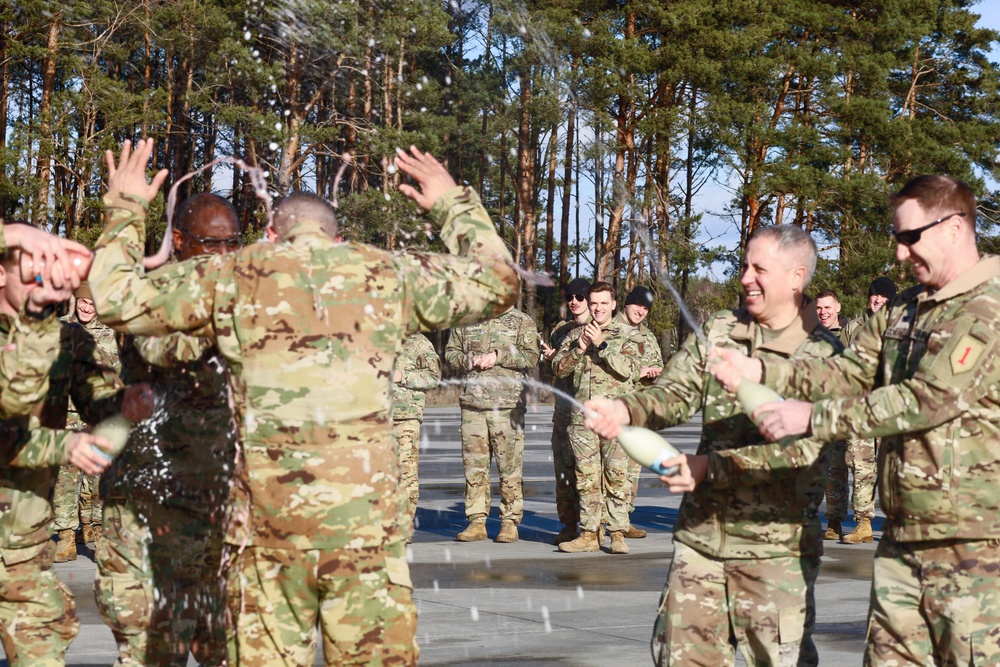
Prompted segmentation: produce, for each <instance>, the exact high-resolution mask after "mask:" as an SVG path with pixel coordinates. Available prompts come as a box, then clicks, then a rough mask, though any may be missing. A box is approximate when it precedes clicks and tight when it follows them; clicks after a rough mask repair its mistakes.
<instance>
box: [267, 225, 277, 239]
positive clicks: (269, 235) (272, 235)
mask: <svg viewBox="0 0 1000 667" xmlns="http://www.w3.org/2000/svg"><path fill="white" fill-rule="evenodd" d="M264 235H265V236H267V240H268V241H270V242H271V243H274V242H276V241H277V240H278V232H276V231H274V225H268V226H267V227H265V228H264Z"/></svg>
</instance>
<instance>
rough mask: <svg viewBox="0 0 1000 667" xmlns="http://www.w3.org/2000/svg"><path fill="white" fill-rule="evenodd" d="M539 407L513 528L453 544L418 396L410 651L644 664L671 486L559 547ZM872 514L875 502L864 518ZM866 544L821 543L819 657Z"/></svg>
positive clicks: (68, 568)
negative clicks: (635, 530) (573, 545)
mask: <svg viewBox="0 0 1000 667" xmlns="http://www.w3.org/2000/svg"><path fill="white" fill-rule="evenodd" d="M551 414H552V410H551V408H548V407H541V408H538V409H537V410H529V412H528V415H527V432H526V438H525V456H524V458H525V463H524V487H525V494H524V495H525V502H524V520H523V522H522V524H521V526H520V537H521V539H520V541H519V542H516V543H514V544H500V543H495V542H493V541H492V540H488V541H483V542H473V543H468V544H465V543H459V542H455V541H454V536H455V534H456V533H457V532H458V531H460V530H461V529H462V528H464V526H465V516H464V511H463V495H464V478H463V474H462V460H461V442H460V437H459V433H458V429H459V422H460V417H459V411H458V409H457V408H434V409H428V410H427V413H426V416H425V422H424V430H423V437H422V443H421V453H420V482H421V484H420V507H419V509H418V511H417V528H416V533H415V537H414V544H413V545H412V550H411V552H410V553H411V556H412V558H411V574H412V577H413V582H414V587H415V590H414V598H415V600H416V604H417V608H418V611H419V614H420V622H419V626H418V630H417V639H418V642H419V644H420V650H421V660H420V664H421V665H442V666H443V665H473V664H478V665H532V664H540V663H548V664H553V665H579V666H590V665H595V666H597V665H602V666H603V665H645V664H651V662H650V657H649V655H650V654H649V637H650V633H651V631H652V624H653V617H654V615H655V613H656V606H657V602H658V600H659V596H660V590H661V588H662V586H663V582H664V579H665V578H666V574H667V567H668V565H669V562H670V554H671V551H672V547H671V539H670V531H671V529H672V527H673V522H674V520H675V518H676V515H677V506H678V504H679V502H680V497H679V496H674V495H671V494H670V493H669V492H668V491H667V490H666V487H664V486H663V485H662V484H661V483H660V482H659V481H658V480H657V479H656V477H655V476H654V475H653V474H652V473H645V472H644V473H643V477H642V479H641V481H640V490H639V498H638V501H637V503H636V504H637V507H636V512H635V513H634V514H633V515H632V519H633V523H634V524H635V525H637V526H639V527H641V528H644V529H645V530H647V531H649V536H648V537H647V538H645V539H641V540H630V541H629V546H630V548H631V553H630V554H628V555H620V556H614V555H611V554H610V553H609V551H608V545H607V542H605V545H604V549H603V550H602V552H600V553H587V554H564V553H561V552H559V551H558V550H557V549H556V548H555V547H554V546H552V545H551V544H550V540H551V539H552V537H553V536H554V535H555V533H556V532H558V530H559V528H560V524H559V522H558V520H557V519H556V512H555V495H554V482H553V472H552V456H551V450H550V448H549V439H550V433H551V424H550V420H551ZM699 429H700V423H698V422H697V421H695V422H692V423H690V424H686V425H684V426H681V427H678V428H675V429H670V430H668V431H665V434H666V435H667V437H668V438H669V439H670V441H671V442H672V443H673V444H674V445H675V446H677V447H678V448H679V449H680V450H681V451H684V452H693V451H694V449H695V448H696V446H697V438H698V433H699ZM493 479H494V485H493V513H492V515H491V518H490V521H489V522H488V524H487V529H488V531H489V534H490V535H491V537H492V536H495V535H496V533H497V532H498V531H499V528H500V521H499V518H498V517H497V507H496V506H497V504H498V501H499V496H498V489H497V484H496V472H495V469H494V472H493ZM880 524H881V516H879V517H878V518H877V519H876V521H875V526H876V528H878V527H880ZM845 525H846V526H847V528H848V529H850V528H852V527H853V525H852V524H850V523H847V524H845ZM877 536H878V532H876V539H877ZM874 551H875V544H864V545H856V546H849V545H842V544H837V543H832V542H827V543H826V555H825V556H824V558H823V565H822V567H821V569H820V575H819V579H818V581H817V585H816V599H817V631H816V634H815V641H816V644H817V647H818V649H819V655H820V665H858V664H861V657H862V654H863V651H864V638H865V616H866V612H867V608H868V592H869V582H870V578H871V570H872V556H873V554H874ZM91 555H92V554H91V552H90V549H89V548H85V547H81V549H80V557H79V558H78V559H77V560H76V561H75V562H72V563H66V564H62V565H57V566H56V568H57V570H58V572H59V574H60V576H61V577H62V578H63V579H64V580H65V581H67V583H68V584H69V585H70V587H71V589H72V590H73V593H74V595H75V596H76V600H77V607H78V611H79V615H80V622H81V630H80V634H79V636H78V637H77V639H76V640H75V641H74V642H73V644H72V646H71V647H70V650H69V653H68V655H67V664H68V665H87V666H90V665H110V664H112V663H113V662H114V659H115V657H116V650H115V646H114V641H113V639H112V636H111V632H110V631H109V630H108V629H107V627H106V626H105V625H104V624H103V623H102V621H101V618H100V616H99V615H98V613H97V609H96V607H95V605H94V598H93V578H94V569H95V568H94V565H93V563H92V562H91V560H90V558H89V556H91ZM5 664H6V663H5V662H4V661H3V660H0V666H2V665H5ZM189 664H192V665H193V664H195V663H194V661H193V660H192V661H191V662H190V663H189ZM318 664H321V663H318ZM737 664H743V663H742V660H738V662H737Z"/></svg>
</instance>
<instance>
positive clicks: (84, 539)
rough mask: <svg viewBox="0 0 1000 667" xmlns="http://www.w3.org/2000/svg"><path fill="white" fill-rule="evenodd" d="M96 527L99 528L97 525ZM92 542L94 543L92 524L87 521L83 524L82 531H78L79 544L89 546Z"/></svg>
mask: <svg viewBox="0 0 1000 667" xmlns="http://www.w3.org/2000/svg"><path fill="white" fill-rule="evenodd" d="M97 527H98V528H100V526H99V525H98V526H97ZM93 541H94V524H93V523H91V522H89V521H88V522H87V523H85V524H83V530H81V531H80V543H81V544H90V543H91V542H93Z"/></svg>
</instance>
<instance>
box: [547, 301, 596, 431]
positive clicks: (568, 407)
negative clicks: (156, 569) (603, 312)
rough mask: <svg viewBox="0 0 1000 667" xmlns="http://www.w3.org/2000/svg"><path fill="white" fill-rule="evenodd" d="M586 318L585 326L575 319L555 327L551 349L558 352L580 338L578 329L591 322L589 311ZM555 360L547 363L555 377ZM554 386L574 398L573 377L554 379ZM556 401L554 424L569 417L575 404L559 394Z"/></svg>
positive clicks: (562, 322) (551, 336) (550, 337)
mask: <svg viewBox="0 0 1000 667" xmlns="http://www.w3.org/2000/svg"><path fill="white" fill-rule="evenodd" d="M586 316H587V318H586V320H584V322H583V324H580V323H579V322H577V321H576V320H575V319H569V320H563V321H561V322H559V324H557V325H555V327H553V328H552V333H551V334H549V347H551V348H553V349H554V350H556V351H557V352H558V351H559V348H560V347H562V344H563V342H564V341H565V340H566V339H567V338H569V337H570V336H576V337H577V338H579V336H580V332H579V331H577V329H579V328H580V327H583V326H586V324H587V322H589V321H590V320H591V317H590V312H589V311H587V312H586ZM555 360H556V359H555V357H552V359H551V361H548V362H546V363H548V364H549V366H550V370H553V376H554V375H555V371H554V369H551V365H552V362H554V361H555ZM552 384H553V386H554V387H555V388H556V389H558V390H560V391H562V392H564V393H566V394H569V395H570V396H573V394H574V388H573V376H572V375H567V376H566V377H563V378H560V377H554V379H553V383H552ZM555 399H556V405H555V410H554V411H553V414H552V421H553V422H555V421H556V420H557V419H558V418H559V417H560V416H568V415H569V414H570V412H572V410H573V404H572V403H570V402H569V401H567V400H566V399H565V398H562V397H560V396H559V394H556V395H555ZM563 423H565V422H563Z"/></svg>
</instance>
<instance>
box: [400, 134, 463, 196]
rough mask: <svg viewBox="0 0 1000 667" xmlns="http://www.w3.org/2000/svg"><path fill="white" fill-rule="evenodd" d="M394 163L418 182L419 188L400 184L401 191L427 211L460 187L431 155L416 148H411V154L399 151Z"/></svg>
mask: <svg viewBox="0 0 1000 667" xmlns="http://www.w3.org/2000/svg"><path fill="white" fill-rule="evenodd" d="M393 163H394V164H395V165H396V166H397V167H398V168H399V170H400V171H402V172H403V173H404V174H406V175H407V176H409V177H410V178H412V179H413V180H414V181H416V182H417V186H418V187H419V189H418V188H415V187H413V186H412V185H409V184H407V183H400V184H399V191H400V192H401V193H403V194H404V195H406V196H407V197H409V198H410V199H412V200H413V201H415V202H417V204H418V205H419V206H420V207H421V208H422V209H424V210H425V211H429V210H431V207H432V206H434V202H436V201H437V200H438V199H439V198H440V197H441V195H443V194H444V193H445V192H447V191H448V190H451V189H452V188H453V187H455V186H456V185H458V184H457V183H455V179H454V178H452V177H451V174H449V173H448V170H447V169H445V168H444V165H442V164H441V163H440V162H438V161H437V160H436V159H435V158H434V157H432V156H431V155H430V154H429V153H421V152H420V151H419V150H417V147H416V146H410V152H409V154H407V153H406V151H399V152H398V153H397V154H396V158H395V160H393Z"/></svg>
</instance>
